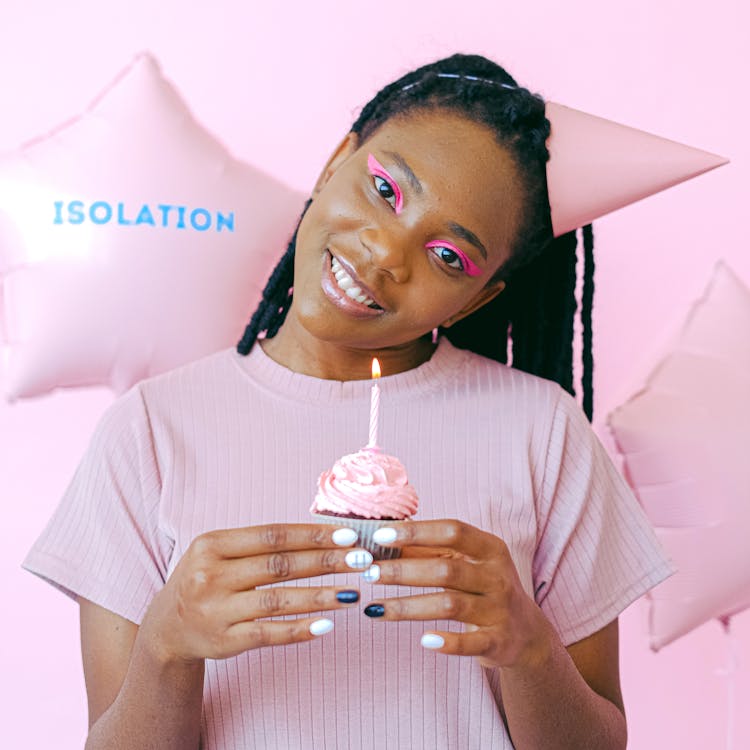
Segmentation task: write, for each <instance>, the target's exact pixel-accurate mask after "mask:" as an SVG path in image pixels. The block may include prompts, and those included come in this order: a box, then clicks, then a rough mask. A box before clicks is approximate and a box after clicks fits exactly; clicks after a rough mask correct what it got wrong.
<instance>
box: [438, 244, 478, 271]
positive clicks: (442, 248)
mask: <svg viewBox="0 0 750 750" xmlns="http://www.w3.org/2000/svg"><path fill="white" fill-rule="evenodd" d="M425 247H426V248H427V249H428V250H429V251H430V252H431V253H432V254H433V255H434V256H435V257H436V258H437V259H438V260H439V261H440V262H441V263H443V265H445V266H448V268H453V269H455V270H456V271H461V272H462V273H465V274H466V275H467V276H481V274H482V269H481V268H480V267H479V266H478V265H476V264H475V263H473V262H472V261H471V260H470V258H469V257H468V256H467V255H466V253H464V252H463V251H462V250H460V249H459V248H457V247H456V246H455V245H453V244H452V243H450V242H446V241H445V240H433V241H432V242H428V243H427V244H426V245H425Z"/></svg>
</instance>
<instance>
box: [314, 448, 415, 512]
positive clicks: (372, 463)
mask: <svg viewBox="0 0 750 750" xmlns="http://www.w3.org/2000/svg"><path fill="white" fill-rule="evenodd" d="M418 503H419V501H418V500H417V493H416V491H415V490H414V488H413V487H412V486H411V485H410V484H409V480H408V479H407V476H406V469H405V468H404V465H403V464H402V463H401V461H399V460H398V459H397V458H396V457H395V456H389V455H387V454H386V453H382V452H381V451H380V449H379V448H362V450H360V451H357V452H356V453H351V454H349V455H348V456H342V457H341V458H340V459H339V460H338V461H336V463H335V464H334V465H333V467H332V468H331V469H330V470H329V471H324V472H323V473H322V474H321V475H320V477H319V478H318V494H317V495H316V496H315V501H314V502H313V504H312V507H311V508H310V510H311V511H312V512H313V513H338V514H352V515H355V516H359V517H361V518H396V519H399V520H401V519H404V518H409V517H410V516H413V515H414V514H415V513H416V512H417V505H418Z"/></svg>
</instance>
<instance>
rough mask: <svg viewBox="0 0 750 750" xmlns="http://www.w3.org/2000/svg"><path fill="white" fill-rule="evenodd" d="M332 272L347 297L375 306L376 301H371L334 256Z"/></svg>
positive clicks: (332, 257)
mask: <svg viewBox="0 0 750 750" xmlns="http://www.w3.org/2000/svg"><path fill="white" fill-rule="evenodd" d="M331 271H333V275H334V277H335V279H336V283H337V284H338V287H339V289H341V290H342V291H344V292H346V295H347V297H350V298H351V299H353V300H356V301H357V302H359V303H361V304H363V305H368V306H370V307H371V306H373V305H374V304H375V300H373V299H370V297H368V296H367V295H366V294H365V293H364V292H363V291H362V290H361V289H360V288H359V287H358V286H357V285H356V284H355V283H354V279H353V278H352V277H351V276H349V274H348V273H347V272H346V271H345V270H344V267H343V266H342V265H341V263H339V261H338V260H337V259H336V258H335V257H334V256H333V255H332V256H331Z"/></svg>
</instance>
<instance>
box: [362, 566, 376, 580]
mask: <svg viewBox="0 0 750 750" xmlns="http://www.w3.org/2000/svg"><path fill="white" fill-rule="evenodd" d="M379 579H380V565H370V567H369V568H368V569H367V570H366V571H365V572H364V573H362V580H363V581H367V583H375V581H377V580H379Z"/></svg>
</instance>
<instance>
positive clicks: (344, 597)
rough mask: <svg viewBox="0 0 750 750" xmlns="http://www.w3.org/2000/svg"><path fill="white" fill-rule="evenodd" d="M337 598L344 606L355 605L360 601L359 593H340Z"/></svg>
mask: <svg viewBox="0 0 750 750" xmlns="http://www.w3.org/2000/svg"><path fill="white" fill-rule="evenodd" d="M336 598H337V599H338V600H339V601H340V602H341V603H342V604H354V602H358V601H359V591H339V592H338V594H336Z"/></svg>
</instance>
